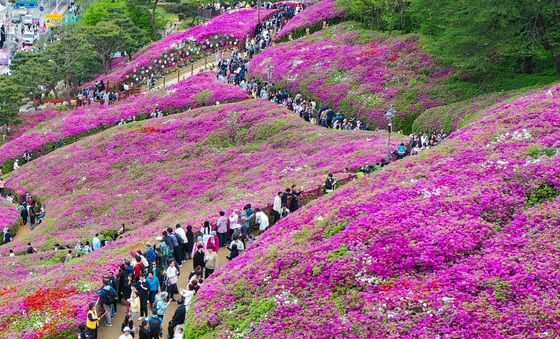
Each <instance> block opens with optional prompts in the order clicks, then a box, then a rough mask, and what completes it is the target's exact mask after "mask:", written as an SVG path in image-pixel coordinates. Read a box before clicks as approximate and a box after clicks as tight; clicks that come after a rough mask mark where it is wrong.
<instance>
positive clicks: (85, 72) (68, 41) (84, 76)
mask: <svg viewBox="0 0 560 339" xmlns="http://www.w3.org/2000/svg"><path fill="white" fill-rule="evenodd" d="M43 54H44V55H45V58H46V59H47V61H48V62H54V68H55V73H56V74H58V75H59V78H60V80H63V81H64V83H65V84H66V85H68V86H71V85H80V84H82V83H84V82H86V81H88V80H91V79H92V78H93V77H94V75H95V74H96V73H97V72H98V71H99V70H100V69H101V59H100V57H99V54H98V52H97V50H96V49H95V48H94V46H93V45H92V44H91V42H90V41H89V40H88V37H87V35H86V33H85V31H84V30H83V29H81V28H79V27H77V26H65V29H63V30H62V31H61V32H60V39H59V40H58V41H55V42H53V43H51V44H50V45H48V46H47V47H46V48H45V49H44V51H43Z"/></svg>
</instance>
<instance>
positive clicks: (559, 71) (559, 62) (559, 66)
mask: <svg viewBox="0 0 560 339" xmlns="http://www.w3.org/2000/svg"><path fill="white" fill-rule="evenodd" d="M554 61H556V75H558V76H559V77H560V54H559V55H556V56H555V57H554Z"/></svg>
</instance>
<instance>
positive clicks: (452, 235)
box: [187, 86, 560, 338]
mask: <svg viewBox="0 0 560 339" xmlns="http://www.w3.org/2000/svg"><path fill="white" fill-rule="evenodd" d="M547 92H548V91H547V89H542V90H539V91H536V92H534V93H530V94H527V95H525V96H522V97H520V98H518V99H516V100H514V101H513V102H511V103H509V102H506V103H503V104H499V105H496V106H494V107H492V108H491V109H488V110H487V111H485V112H483V113H481V115H480V119H478V120H477V121H476V122H474V123H472V124H470V125H468V126H467V127H466V128H464V129H461V130H459V131H457V132H455V133H454V134H452V135H451V137H450V138H449V139H448V140H447V141H445V142H444V143H443V144H441V145H440V146H438V147H437V148H434V149H433V150H431V151H430V152H426V153H424V154H423V155H421V156H419V157H410V158H407V159H405V160H403V161H400V162H397V163H394V164H392V165H391V166H390V167H389V168H387V169H386V170H383V171H381V172H379V173H377V174H376V175H373V176H370V177H367V178H366V179H364V180H359V181H354V182H353V183H352V184H350V185H348V186H345V187H344V188H342V189H341V190H340V191H338V192H336V193H335V194H334V195H332V196H328V197H323V198H321V199H319V200H317V201H315V202H314V203H313V204H310V205H308V206H306V208H304V210H302V211H301V212H300V213H298V214H296V215H291V216H290V217H289V218H287V219H285V220H283V221H281V223H280V224H278V226H277V227H275V228H273V229H272V230H271V231H270V232H267V233H266V234H265V235H264V236H263V237H262V239H261V241H260V242H259V243H258V245H257V246H256V247H254V248H252V249H250V250H249V251H248V252H247V253H246V254H245V255H244V256H242V257H240V258H239V259H237V260H235V261H233V262H231V263H230V264H229V265H228V266H226V267H225V268H223V269H221V270H219V271H218V272H217V273H218V274H217V275H216V276H213V278H212V279H211V280H210V281H209V282H208V283H207V285H206V286H205V288H204V289H202V290H201V291H200V294H199V296H198V299H197V302H196V304H195V305H194V307H193V310H194V313H192V314H191V315H190V317H189V320H188V324H187V325H188V329H187V338H195V337H196V338H210V337H217V336H222V335H223V336H234V337H236V336H239V337H246V336H250V337H256V338H267V337H285V338H311V337H313V338H337V337H338V338H340V337H344V338H371V337H427V338H432V337H453V338H459V337H460V338H468V337H481V336H482V337H494V338H505V337H545V336H550V337H555V336H558V335H560V315H559V314H558V312H557V309H558V307H559V305H560V297H559V296H558V293H557V291H558V290H559V288H560V273H559V271H558V269H557V268H558V266H559V265H560V246H559V245H558V244H560V233H559V232H558V225H559V224H560V214H559V213H558V210H559V207H560V201H559V199H558V196H559V193H560V191H559V190H558V189H559V188H560V180H559V179H558V178H560V166H559V165H560V158H559V157H557V156H554V154H556V155H557V154H558V147H559V146H560V144H559V142H558V140H560V115H559V114H558V111H559V109H560V103H559V101H558V98H559V97H560V86H556V87H554V88H552V90H551V91H550V92H548V93H547ZM551 155H552V156H551Z"/></svg>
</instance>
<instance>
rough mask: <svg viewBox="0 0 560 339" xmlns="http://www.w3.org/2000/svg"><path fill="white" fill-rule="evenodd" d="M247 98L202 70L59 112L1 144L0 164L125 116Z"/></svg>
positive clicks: (7, 166)
mask: <svg viewBox="0 0 560 339" xmlns="http://www.w3.org/2000/svg"><path fill="white" fill-rule="evenodd" d="M247 98H248V96H247V94H246V93H245V91H243V90H242V89H241V88H239V87H237V86H232V85H228V84H224V83H221V82H219V81H217V80H216V77H215V75H214V74H213V73H212V72H205V73H199V74H197V75H195V76H192V77H189V78H187V79H185V80H182V81H180V82H179V83H177V84H175V85H173V86H171V87H169V88H168V89H167V90H165V91H161V92H153V93H149V92H148V93H146V92H145V93H141V94H139V95H136V96H131V97H128V98H127V99H126V100H123V101H119V102H117V103H116V104H114V105H110V106H106V105H101V104H92V105H89V106H82V107H78V108H76V109H73V110H69V111H66V112H64V113H62V114H59V115H58V116H56V118H54V119H52V120H49V121H47V122H44V123H41V124H39V125H37V126H35V127H34V128H32V129H30V130H27V131H26V132H25V133H23V134H22V135H21V136H19V137H17V138H14V139H13V140H10V141H9V142H8V143H6V144H3V145H2V146H0V164H5V166H4V169H5V170H11V169H12V167H11V164H12V162H13V160H14V159H16V158H18V157H21V156H23V154H24V153H25V152H26V151H29V152H39V153H47V152H49V151H51V150H52V149H53V148H54V144H55V143H56V142H57V141H58V140H64V141H65V142H66V143H67V144H68V143H71V142H74V141H75V140H77V139H79V138H81V137H83V136H84V135H87V134H93V133H96V132H98V131H100V130H102V129H105V128H108V127H111V126H114V125H116V124H117V123H119V122H120V121H121V120H123V119H129V118H133V117H136V118H138V119H142V118H145V117H147V116H148V115H149V114H150V113H152V112H156V111H163V112H164V113H166V114H173V113H178V112H182V111H184V110H186V109H187V108H189V107H191V106H193V105H195V104H196V105H200V106H202V105H213V104H215V103H216V102H221V103H226V102H232V101H239V100H244V99H247ZM22 163H23V162H20V164H22Z"/></svg>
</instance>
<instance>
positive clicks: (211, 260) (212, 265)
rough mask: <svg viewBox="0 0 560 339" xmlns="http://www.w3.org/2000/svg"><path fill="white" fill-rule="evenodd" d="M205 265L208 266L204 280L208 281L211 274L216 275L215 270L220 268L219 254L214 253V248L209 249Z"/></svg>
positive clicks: (205, 257)
mask: <svg viewBox="0 0 560 339" xmlns="http://www.w3.org/2000/svg"><path fill="white" fill-rule="evenodd" d="M204 263H205V265H206V266H205V267H206V269H205V274H204V279H206V278H208V277H209V276H210V274H212V273H214V270H215V269H216V268H217V267H218V254H217V253H216V252H214V249H213V248H208V251H207V253H206V255H205V256H204Z"/></svg>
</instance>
